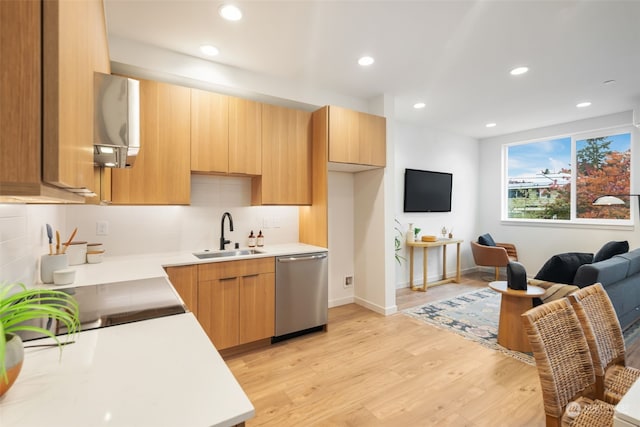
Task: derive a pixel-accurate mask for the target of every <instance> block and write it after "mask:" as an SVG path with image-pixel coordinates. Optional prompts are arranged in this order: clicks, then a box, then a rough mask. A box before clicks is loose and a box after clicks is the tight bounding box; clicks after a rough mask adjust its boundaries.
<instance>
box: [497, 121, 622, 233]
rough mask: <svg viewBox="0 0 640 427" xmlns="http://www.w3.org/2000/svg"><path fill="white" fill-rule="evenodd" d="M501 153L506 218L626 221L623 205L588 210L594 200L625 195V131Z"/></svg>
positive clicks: (508, 148)
mask: <svg viewBox="0 0 640 427" xmlns="http://www.w3.org/2000/svg"><path fill="white" fill-rule="evenodd" d="M572 149H573V153H575V154H574V155H572ZM505 153H506V156H507V162H506V164H507V203H506V206H507V218H509V219H535V220H559V221H572V220H575V219H579V220H595V219H606V220H612V219H613V220H616V219H618V220H628V219H630V208H629V205H628V204H627V205H625V206H612V207H605V208H603V207H598V206H592V202H593V200H595V199H596V198H597V197H599V196H602V195H606V194H611V195H623V194H629V193H630V181H631V180H630V177H631V134H630V133H620V134H614V135H608V136H597V137H593V138H584V139H576V138H572V137H564V138H556V139H550V140H545V141H536V142H531V143H525V144H518V145H509V146H506V150H505ZM572 165H575V168H572ZM574 169H575V170H574ZM572 191H575V193H576V194H575V198H574V197H572V196H573V195H572ZM626 200H628V199H626Z"/></svg>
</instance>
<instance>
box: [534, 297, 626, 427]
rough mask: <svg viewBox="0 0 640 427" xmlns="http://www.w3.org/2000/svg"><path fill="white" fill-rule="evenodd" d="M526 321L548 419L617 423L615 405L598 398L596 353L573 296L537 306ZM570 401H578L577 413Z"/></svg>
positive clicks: (596, 424)
mask: <svg viewBox="0 0 640 427" xmlns="http://www.w3.org/2000/svg"><path fill="white" fill-rule="evenodd" d="M522 321H523V322H524V327H525V330H526V331H527V337H528V338H529V342H530V343H531V348H532V350H533V356H534V358H535V361H536V366H537V368H538V376H539V377H540V385H541V389H542V398H543V401H544V411H545V414H546V425H547V426H548V427H549V426H553V427H557V426H572V427H577V426H594V427H605V426H612V425H613V413H614V406H613V405H611V404H609V403H606V402H603V401H601V400H592V399H594V398H595V388H596V385H595V382H596V379H595V373H594V370H593V363H592V361H591V354H590V353H589V346H588V344H587V339H586V338H585V335H584V333H583V332H582V327H581V326H580V321H579V320H578V316H577V315H576V313H575V311H574V309H573V307H572V306H571V303H570V302H569V300H567V299H566V298H562V299H559V300H555V301H551V302H548V303H546V304H543V305H540V306H537V307H535V308H532V309H531V310H529V311H527V312H525V313H524V314H522ZM567 405H570V409H574V408H575V407H576V406H577V409H578V411H577V413H576V412H574V411H571V410H566V409H567ZM578 405H579V406H578ZM572 412H573V413H572Z"/></svg>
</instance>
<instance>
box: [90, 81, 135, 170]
mask: <svg viewBox="0 0 640 427" xmlns="http://www.w3.org/2000/svg"><path fill="white" fill-rule="evenodd" d="M94 98H95V104H94V124H93V144H94V145H93V160H94V163H95V164H96V165H97V166H104V167H111V168H128V167H131V166H133V163H134V162H135V159H136V156H137V155H138V151H140V82H139V81H137V80H134V79H130V78H127V77H120V76H114V75H111V74H103V73H94Z"/></svg>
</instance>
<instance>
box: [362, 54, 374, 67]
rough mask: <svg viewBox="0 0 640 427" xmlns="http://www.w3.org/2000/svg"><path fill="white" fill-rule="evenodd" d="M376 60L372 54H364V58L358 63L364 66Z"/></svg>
mask: <svg viewBox="0 0 640 427" xmlns="http://www.w3.org/2000/svg"><path fill="white" fill-rule="evenodd" d="M374 62H375V60H374V59H373V58H372V57H370V56H363V57H362V58H360V59H358V64H360V65H362V66H363V67H368V66H369V65H371V64H373V63H374Z"/></svg>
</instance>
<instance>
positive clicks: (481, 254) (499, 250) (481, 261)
mask: <svg viewBox="0 0 640 427" xmlns="http://www.w3.org/2000/svg"><path fill="white" fill-rule="evenodd" d="M471 253H472V254H473V260H474V262H475V263H476V265H480V266H484V267H495V269H496V279H495V280H499V279H500V267H506V266H507V264H508V263H509V261H518V251H517V250H516V247H515V245H514V244H512V243H496V246H485V245H481V244H480V243H478V242H471Z"/></svg>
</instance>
